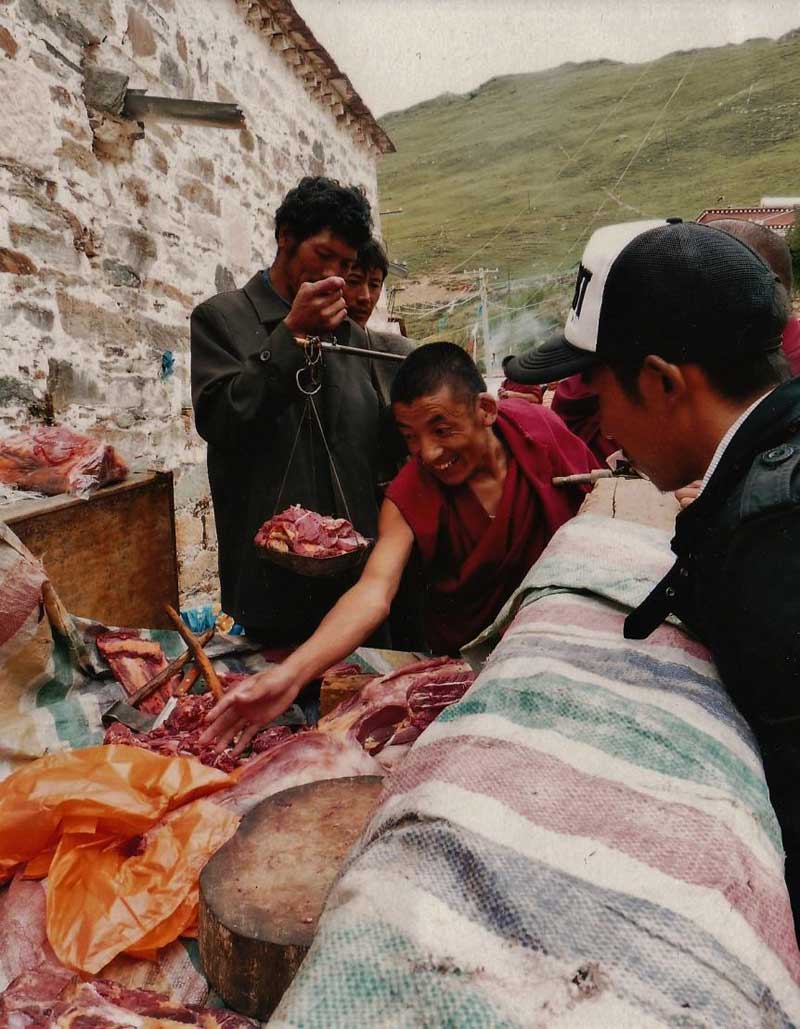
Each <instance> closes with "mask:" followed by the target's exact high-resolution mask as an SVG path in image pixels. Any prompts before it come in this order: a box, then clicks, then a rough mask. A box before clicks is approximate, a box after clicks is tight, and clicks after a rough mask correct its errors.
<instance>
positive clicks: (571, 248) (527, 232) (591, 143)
mask: <svg viewBox="0 0 800 1029" xmlns="http://www.w3.org/2000/svg"><path fill="white" fill-rule="evenodd" d="M684 74H686V78H685V81H684V82H683V85H682V86H681V88H680V89H679V91H678V93H677V94H676V95H675V96H674V97H673V99H672V100H671V102H670V103H669V106H667V108H666V110H665V111H663V113H660V112H662V110H663V108H664V105H665V104H666V103H667V101H668V99H669V97H670V94H672V92H673V91H674V90H675V88H676V86H677V85H678V83H679V81H680V80H681V77H682V76H684ZM654 121H655V126H654V127H653V123H654ZM382 123H383V125H384V127H385V128H386V130H387V131H388V133H389V135H390V136H391V138H392V139H393V141H394V143H395V145H396V147H397V153H396V154H393V155H390V156H388V157H386V158H384V159H383V161H382V162H381V164H380V166H379V186H380V196H381V206H382V208H383V209H384V210H385V209H392V208H397V207H402V208H403V209H404V213H403V214H400V215H393V216H390V217H386V218H384V219H383V231H384V234H385V237H386V239H387V242H388V244H389V248H390V252H391V256H392V257H393V258H394V259H396V260H405V261H408V263H409V265H410V269H411V273H412V276H419V275H422V274H440V273H443V272H448V271H450V270H451V269H453V268H454V266H458V265H460V264H461V263H462V262H466V264H465V266H466V267H467V268H474V267H477V265H478V264H483V265H485V266H487V267H498V268H499V269H500V271H501V275H502V277H503V278H505V276H506V275H507V274H509V273H510V274H511V275H512V276H514V275H532V274H535V273H540V272H546V271H555V270H558V269H561V268H564V267H569V266H571V265H574V264H576V263H577V260H578V258H579V256H580V253H581V249H582V242H583V240H584V239H585V237H586V235H588V232H589V231H590V229H591V226H592V225H593V224H597V225H599V224H603V223H607V222H610V221H627V220H631V219H635V218H638V217H640V216H644V217H661V216H665V215H678V216H681V217H683V218H686V219H690V218H696V217H697V216H698V214H699V213H700V211H702V210H703V208H705V207H714V206H726V205H727V204H733V205H739V204H748V205H749V204H757V203H758V201H759V199H760V197H761V196H762V195H764V194H772V195H785V194H792V195H795V194H797V193H798V192H800V189H798V181H799V180H800V32H798V33H795V34H792V35H790V37H784V40H783V41H782V42H781V41H777V42H776V41H772V40H764V39H756V40H750V41H749V42H747V43H743V44H741V45H739V46H727V47H721V48H715V49H706V50H700V51H693V52H690V53H675V54H670V55H669V56H667V57H663V58H661V59H659V60H657V61H654V62H652V63H651V64H649V65H643V64H642V65H624V64H617V63H612V62H595V63H591V64H582V65H572V66H570V65H563V66H561V67H559V68H555V69H551V70H548V71H545V72H540V73H536V74H531V75H515V76H509V77H504V78H500V79H493V80H491V81H489V82H487V83H485V84H484V85H483V86H481V87H480V89H478V90H476V91H474V92H473V93H472V94H469V95H467V96H443V97H438V98H436V99H435V100H432V101H428V102H426V103H424V104H419V105H417V106H415V107H413V108H410V109H409V110H407V111H402V112H399V113H395V114H390V115H387V116H386V117H385V118H384V119H383V120H382ZM648 132H649V133H650V134H649V137H648V139H647V142H646V143H645V145H644V146H643V147H642V149H641V152H640V153H639V154H638V157H636V159H635V160H634V162H633V164H632V165H631V167H630V169H629V170H628V171H627V172H626V173H625V175H624V179H623V181H622V183H621V184H620V185H619V186H618V187H617V188H615V183H616V182H617V180H618V179H619V177H620V175H622V173H623V171H624V170H625V168H626V165H627V164H628V163H629V161H630V160H631V158H632V157H633V155H634V152H635V151H636V149H637V148H638V147H639V145H640V144H641V143H642V140H643V139H644V138H645V136H646V135H647V133H648ZM570 157H571V158H572V160H570ZM605 190H611V191H612V192H614V193H615V194H616V197H617V198H618V201H619V202H618V201H617V200H614V199H611V198H609V196H608V194H607V193H606V192H605ZM529 197H530V211H529V210H528V205H529ZM621 204H625V205H628V206H626V207H623V206H621ZM601 205H602V210H601V212H600V214H599V216H598V217H597V219H596V221H595V222H593V219H594V216H595V214H596V212H597V210H598V208H600V207H601ZM509 222H511V224H510V225H508V223H509ZM507 225H508V227H507V228H505V226H507ZM500 230H503V231H500ZM498 232H500V235H499V236H498V237H497V239H495V240H493V241H492V242H491V243H490V244H489V245H488V246H487V247H486V248H485V249H483V250H481V251H480V253H478V254H475V255H474V256H471V255H472V254H473V251H475V250H477V249H478V248H479V247H480V246H481V244H483V243H484V242H486V241H487V240H490V239H491V238H492V237H493V236H494V235H495V234H496V233H498Z"/></svg>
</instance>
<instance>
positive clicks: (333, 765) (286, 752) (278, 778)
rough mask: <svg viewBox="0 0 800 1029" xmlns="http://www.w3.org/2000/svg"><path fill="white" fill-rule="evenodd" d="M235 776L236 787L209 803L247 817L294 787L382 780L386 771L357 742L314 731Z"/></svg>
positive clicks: (250, 763) (275, 749)
mask: <svg viewBox="0 0 800 1029" xmlns="http://www.w3.org/2000/svg"><path fill="white" fill-rule="evenodd" d="M234 774H235V775H236V776H237V782H236V784H235V785H234V786H230V787H228V788H227V789H224V790H219V791H218V792H217V793H215V794H214V795H213V796H211V797H210V798H209V800H211V801H212V802H213V803H215V804H222V805H223V806H224V807H227V808H230V809H231V810H232V811H235V812H237V814H245V812H247V811H249V810H250V808H252V807H254V806H255V805H256V804H258V803H259V801H262V800H266V798H267V797H271V796H272V795H273V793H280V792H281V791H282V790H288V789H291V788H292V787H293V786H304V785H305V784H306V783H310V782H317V781H319V780H320V779H345V778H349V777H350V776H354V775H379V776H381V775H383V768H382V767H381V766H380V765H379V764H378V762H377V761H376V760H375V759H374V758H372V757H370V755H369V754H367V752H366V751H365V750H364V749H363V748H362V747H361V746H360V744H358V743H357V742H356V741H354V740H350V739H340V738H339V737H337V736H334V735H329V734H326V733H322V732H319V731H317V730H316V729H312V730H310V731H309V732H299V733H295V735H294V736H292V738H291V739H289V740H286V741H285V742H283V743H279V744H278V745H277V746H276V747H273V748H272V749H271V750H269V751H267V752H266V753H264V754H259V755H258V756H257V757H254V758H251V759H250V760H249V761H247V762H245V764H243V765H242V767H241V768H240V769H238V770H237V772H236V773H234Z"/></svg>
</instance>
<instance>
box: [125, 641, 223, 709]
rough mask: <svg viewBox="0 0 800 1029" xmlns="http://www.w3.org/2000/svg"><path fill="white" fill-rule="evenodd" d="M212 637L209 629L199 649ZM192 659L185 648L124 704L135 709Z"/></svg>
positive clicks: (191, 654)
mask: <svg viewBox="0 0 800 1029" xmlns="http://www.w3.org/2000/svg"><path fill="white" fill-rule="evenodd" d="M213 635H214V630H213V629H209V630H208V631H207V632H204V633H203V635H202V636H201V637H200V639H199V640H198V644H199V645H200V646H201V647H204V646H205V645H206V643H208V641H209V640H210V639H211V637H212V636H213ZM193 657H194V653H193V651H192V649H191V648H190V647H187V648H186V650H184V652H183V653H182V654H178V656H177V657H176V658H173V659H172V661H170V663H169V664H168V665H167V667H166V668H162V669H161V671H160V672H159V673H158V674H157V675H154V676H153V678H152V679H151V680H150V681H149V682H146V683H145V684H144V686H140V687H139V689H138V690H137V691H136V692H135V693H133V694H131V696H130V697H129V698H128V700H127V701H126V703H127V704H129V705H130V706H131V707H136V705H137V704H139V703H141V702H142V701H143V700H145V699H146V698H147V697H149V696H150V694H151V693H155V691H156V690H157V689H158V688H159V686H163V685H164V683H165V682H169V680H170V679H171V678H172V676H173V675H177V674H178V672H180V670H181V669H182V668H183V666H184V665H185V664H186V663H187V662H188V661H191V660H192V658H193Z"/></svg>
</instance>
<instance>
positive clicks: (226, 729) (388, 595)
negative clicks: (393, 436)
mask: <svg viewBox="0 0 800 1029" xmlns="http://www.w3.org/2000/svg"><path fill="white" fill-rule="evenodd" d="M413 545H414V535H413V533H412V532H411V529H410V528H409V526H408V523H407V522H406V520H405V518H403V516H402V515H401V514H400V511H399V510H398V509H397V507H396V506H395V505H394V504H393V503H392V501H391V500H385V501H384V503H383V506H382V508H381V513H380V518H379V520H378V540H377V542H376V544H375V548H374V550H373V551H372V554H371V555H370V557H369V560H368V561H367V564H366V566H365V568H364V571H363V572H362V573H361V577H360V579H359V580H358V582H357V583H356V584H355V586H353V587H352V589H349V590H348V591H347V593H345V594H344V596H343V597H341V599H340V600H339V601H338V602H337V603H336V605H335V606H334V607H333V608H332V609H331V610H330V611H329V612H328V614H327V615H326V616H325V618H323V620H322V621H321V622H320V625H319V628H318V629H317V631H316V632H315V633H314V634H313V636H311V637H309V639H307V640H306V642H305V643H303V644H302V645H301V646H300V647H298V648H297V650H295V651H294V653H293V654H290V656H289V657H287V659H286V660H285V661H284V662H283V663H282V664H280V665H276V666H275V667H273V668H269V669H267V671H265V672H260V673H259V674H258V675H253V676H251V677H250V678H249V679H245V680H243V681H242V682H241V683H239V684H238V686H235V687H234V688H233V689H232V690H229V691H228V692H227V693H226V694H225V696H224V697H223V698H222V700H220V701H219V703H218V704H215V706H214V707H213V708H212V709H211V711H209V713H208V715H207V716H206V722H207V723H208V728H207V729H206V731H205V733H204V734H203V736H202V737H201V742H203V743H209V742H211V741H212V740H217V749H219V750H223V749H224V748H225V747H227V746H228V744H229V743H230V741H231V740H233V739H235V738H236V736H237V735H238V736H239V742H238V744H237V746H236V752H238V751H241V750H243V749H244V748H245V747H246V746H247V744H248V743H249V742H250V740H251V739H252V738H253V736H254V735H255V734H256V733H257V732H258V731H259V730H260V729H261V728H263V727H264V726H265V725H268V724H269V722H271V721H272V720H273V719H274V718H277V717H278V715H280V714H282V713H283V712H284V711H285V710H286V708H287V707H288V706H289V705H290V704H291V703H292V702H293V701H294V699H295V697H296V696H297V694H298V693H299V692H300V690H301V689H302V688H303V686H305V685H306V683H309V682H311V680H312V679H315V678H317V676H319V675H320V674H321V673H322V672H324V671H325V670H326V669H327V668H330V667H331V665H334V664H336V662H337V661H341V660H342V658H344V657H347V655H348V654H351V653H352V652H353V651H354V650H355V649H356V648H357V647H359V646H361V644H362V643H363V642H364V640H365V639H367V638H368V637H369V636H370V635H371V633H373V632H374V631H375V629H377V628H378V626H379V625H381V623H382V622H384V621H385V620H386V618H387V617H388V615H389V609H390V607H391V604H392V601H393V600H394V597H395V594H396V593H397V589H398V586H399V585H400V578H401V576H402V574H403V569H404V568H405V566H406V564H407V562H408V559H409V556H410V555H411V549H412V547H413ZM240 734H241V735H240Z"/></svg>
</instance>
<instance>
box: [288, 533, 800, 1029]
mask: <svg viewBox="0 0 800 1029" xmlns="http://www.w3.org/2000/svg"><path fill="white" fill-rule="evenodd" d="M669 563H670V552H669V548H668V545H667V538H666V536H665V535H664V534H662V533H659V532H658V531H657V530H652V529H648V528H645V527H641V526H637V525H634V524H633V523H628V522H620V521H614V520H611V519H605V518H599V517H597V516H583V515H582V516H580V517H579V518H577V519H575V520H574V521H573V522H571V523H568V524H567V525H565V526H564V527H563V528H562V529H561V530H560V531H559V532H558V534H557V535H556V536H555V537H554V539H553V541H552V542H551V544H550V546H549V547H548V549H547V550H546V551H545V553H544V555H543V557H542V559H541V560H540V561H539V562H538V563H537V565H536V566H535V568H534V569H533V570H532V572H531V574H530V575H529V576H528V578H527V580H526V582H525V583H524V584H523V586H522V587H520V590H519V591H518V593H517V595H516V596H515V597H514V598H512V600H511V601H510V602H509V604H508V605H507V607H506V609H505V611H504V612H503V613H502V614H501V616H500V618H499V619H498V622H497V623H496V625H495V626H494V627H493V628H492V630H490V631H489V632H487V633H486V634H484V638H483V641H482V642H483V647H484V650H485V649H486V647H487V645H488V643H490V642H493V641H494V640H496V638H497V637H498V635H499V633H500V632H501V631H502V630H503V629H504V628H506V627H507V626H509V623H511V624H510V627H509V628H508V629H507V631H506V633H505V636H504V637H503V639H502V641H501V642H500V643H499V645H498V646H497V648H496V650H495V651H494V653H493V654H492V656H491V658H490V660H489V663H488V664H487V666H486V668H485V669H484V671H483V673H482V674H481V675H480V676H479V678H478V679H477V681H476V683H475V685H474V686H473V687H472V689H471V690H470V691H469V692H468V693H467V694H466V696H465V697H464V699H463V700H462V701H461V702H460V703H458V704H456V705H454V706H453V707H451V708H449V709H448V710H447V711H445V712H444V714H443V715H442V716H441V717H440V718H439V719H438V721H437V722H436V723H435V724H434V725H433V726H431V728H430V729H429V730H428V731H427V732H426V733H425V735H424V736H423V737H422V738H421V739H420V740H419V741H418V743H417V744H416V745H415V746H414V747H413V748H412V750H411V753H410V754H409V756H408V757H407V759H406V761H405V762H404V763H403V765H402V766H401V767H400V768H399V769H398V770H397V772H396V773H395V774H394V775H393V777H392V779H391V782H390V784H389V786H388V789H387V791H386V793H385V795H384V800H383V803H382V805H381V807H380V808H379V810H378V812H377V814H376V815H375V817H374V818H373V820H372V822H371V824H370V826H369V827H368V829H367V832H366V833H365V835H364V837H363V838H362V840H361V841H360V843H359V844H358V845H357V847H356V848H355V850H354V851H353V852H352V853H351V855H350V858H349V860H348V863H347V865H346V867H345V870H344V873H343V875H342V877H341V878H340V880H339V882H338V884H337V886H336V887H335V888H334V891H333V893H332V894H331V897H330V899H329V902H328V905H327V908H326V912H325V913H324V915H323V918H322V921H321V923H320V928H319V932H318V935H317V937H316V940H315V942H314V944H313V946H312V948H311V951H310V953H309V955H308V957H307V958H306V961H305V962H304V964H303V966H302V968H301V970H300V973H299V975H298V976H297V978H296V979H295V981H294V983H293V985H292V986H291V987H290V989H289V991H288V992H287V994H286V995H285V996H284V999H283V1001H282V1003H281V1005H280V1007H279V1008H278V1011H277V1012H276V1014H275V1016H273V1019H272V1020H271V1022H270V1025H271V1026H273V1025H274V1026H300V1025H302V1026H304V1027H308V1029H313V1027H316V1026H319V1027H324V1029H328V1027H334V1026H345V1025H354V1026H362V1025H363V1026H367V1025H368V1026H387V1027H388V1026H391V1027H404V1026H422V1025H430V1026H443V1025H452V1026H459V1027H462V1026H475V1027H481V1029H483V1027H487V1026H498V1027H499V1026H509V1027H510V1026H532V1025H542V1026H555V1025H557V1026H559V1027H566V1026H576V1027H581V1029H583V1027H588V1026H596V1027H600V1026H603V1027H605V1026H620V1027H633V1026H635V1027H637V1029H639V1027H650V1026H667V1025H669V1026H675V1025H681V1026H701V1025H702V1026H725V1027H726V1029H736V1027H746V1026H747V1027H749V1026H754V1025H759V1026H770V1027H775V1026H791V1025H797V1024H800V989H798V984H800V953H799V952H798V950H797V946H796V942H795V938H794V932H793V924H792V917H791V911H790V908H789V901H788V896H787V893H786V888H785V885H784V882H783V878H782V851H781V848H780V836H779V832H778V827H777V823H776V821H775V817H774V814H773V812H772V809H771V807H770V804H769V798H768V793H767V789H766V785H765V783H764V778H763V772H762V769H761V762H760V759H759V757H758V754H757V751H756V748H755V745H754V743H753V740H752V737H751V734H750V732H749V729H748V727H747V725H746V724H745V723H744V721H743V720H742V718H741V717H740V716H739V714H738V713H737V711H736V710H735V709H734V708H733V706H732V704H731V703H730V701H729V699H728V697H727V695H726V693H725V691H724V690H723V688H722V686H721V684H720V682H719V680H718V678H717V676H716V674H715V670H714V667H713V665H712V664H711V662H710V660H709V656H708V653H707V651H706V650H705V649H704V648H703V647H702V646H701V645H699V644H698V643H697V642H696V641H694V640H692V639H691V638H689V637H688V636H687V635H686V633H685V632H684V631H683V630H682V629H681V628H680V627H678V626H677V625H675V624H666V625H664V626H662V627H661V628H660V629H659V630H658V631H657V632H656V633H655V634H654V635H653V636H652V637H651V638H650V640H648V641H628V640H624V639H623V638H622V621H623V618H624V616H625V613H626V611H627V610H628V609H629V608H630V607H632V606H634V605H635V604H636V603H638V601H639V599H641V597H642V596H643V595H644V594H645V593H646V592H647V590H648V589H649V588H650V586H651V584H652V583H653V582H654V581H656V580H657V579H658V578H659V577H660V575H661V574H662V571H663V570H664V569H666V568H667V567H668V566H669Z"/></svg>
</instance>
